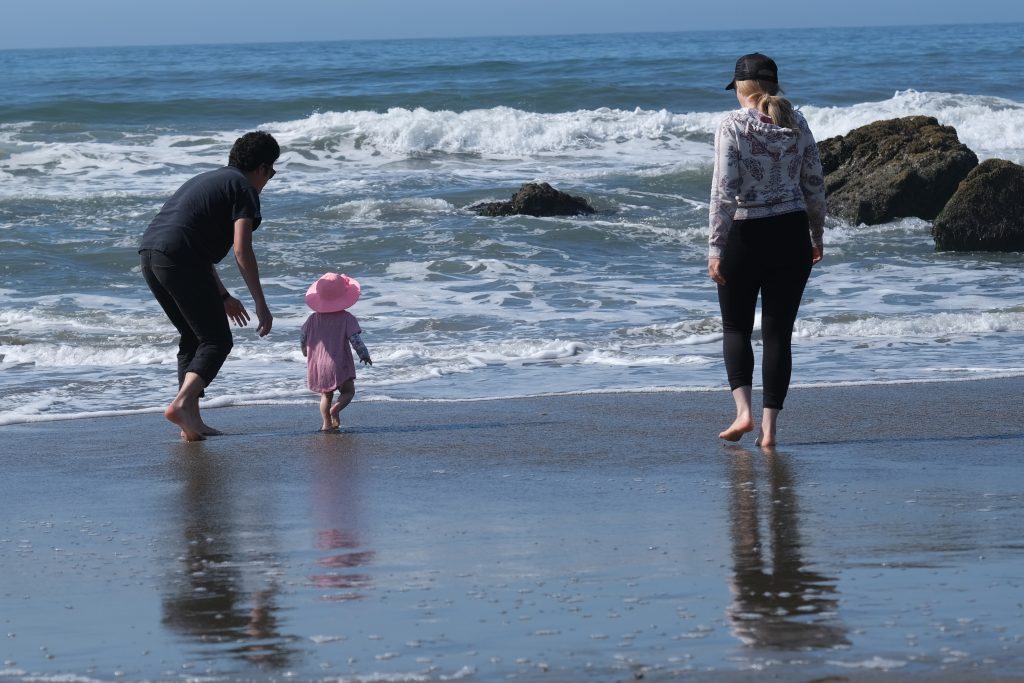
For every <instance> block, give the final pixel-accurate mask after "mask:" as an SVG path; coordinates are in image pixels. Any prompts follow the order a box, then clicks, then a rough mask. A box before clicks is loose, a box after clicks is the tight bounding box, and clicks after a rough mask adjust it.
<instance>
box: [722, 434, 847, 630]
mask: <svg viewBox="0 0 1024 683" xmlns="http://www.w3.org/2000/svg"><path fill="white" fill-rule="evenodd" d="M732 451H733V452H732V455H731V458H732V465H731V467H732V501H731V502H732V505H731V513H732V514H731V518H732V520H731V521H732V542H733V565H734V568H733V576H732V590H733V595H734V599H733V603H732V605H731V606H730V608H729V610H728V615H729V620H730V622H731V623H732V627H733V633H734V634H735V635H736V637H737V638H739V639H740V640H741V641H743V642H744V643H745V644H747V645H752V646H757V647H766V648H778V649H787V650H797V649H810V648H829V647H835V646H837V645H843V644H847V643H848V641H847V639H846V629H845V628H844V627H843V626H842V624H841V623H839V621H838V618H837V617H836V608H837V605H838V597H837V593H836V586H835V584H836V580H835V579H834V578H833V577H829V576H825V575H822V574H819V573H817V572H814V571H810V570H808V569H806V564H805V561H804V559H803V550H802V548H801V545H800V534H799V530H798V524H799V521H800V516H799V514H798V509H797V501H796V494H795V491H794V490H793V479H792V476H791V474H790V472H789V466H788V464H787V463H786V459H785V456H784V455H781V454H778V453H768V454H765V455H764V466H765V470H766V471H765V476H766V478H767V485H768V494H769V495H768V496H767V500H764V501H759V499H758V492H759V490H758V487H757V483H756V479H757V473H756V471H755V470H756V467H755V462H754V460H755V457H754V455H753V454H752V453H750V452H749V451H747V450H745V449H742V448H736V449H732ZM762 506H763V507H762ZM762 515H763V516H764V523H765V524H764V532H765V533H766V534H767V536H768V540H769V543H770V546H769V547H768V548H767V549H766V548H765V545H764V543H763V542H762V538H761V536H762V525H761V521H762V520H761V517H762ZM766 555H767V556H769V557H770V559H771V566H770V567H768V566H767V561H766Z"/></svg>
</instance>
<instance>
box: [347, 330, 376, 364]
mask: <svg viewBox="0 0 1024 683" xmlns="http://www.w3.org/2000/svg"><path fill="white" fill-rule="evenodd" d="M348 343H349V344H351V345H352V349H353V350H354V351H355V352H356V354H357V355H358V356H359V360H361V361H363V362H364V363H366V364H367V365H373V361H372V360H371V359H370V352H369V351H367V350H366V344H364V343H363V340H362V339H360V337H359V334H358V333H356V334H353V335H351V336H349V338H348Z"/></svg>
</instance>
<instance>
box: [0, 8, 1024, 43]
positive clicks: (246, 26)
mask: <svg viewBox="0 0 1024 683" xmlns="http://www.w3.org/2000/svg"><path fill="white" fill-rule="evenodd" d="M0 12H2V18H3V19H2V22H0V49H3V48H37V47H76V46H109V45H156V44H182V43H237V42H246V43H247V42H277V41H303V40H349V39H359V38H436V37H455V36H488V35H533V34H564V33H606V32H616V31H687V30H707V29H713V30H717V29H730V28H740V29H756V28H758V27H763V28H769V29H770V28H805V27H819V26H875V25H902V24H960V23H988V22H997V23H1004V22H1024V0H854V1H850V0H771V1H768V0H725V1H723V0H275V1H273V2H272V1H271V0H161V1H155V0H0Z"/></svg>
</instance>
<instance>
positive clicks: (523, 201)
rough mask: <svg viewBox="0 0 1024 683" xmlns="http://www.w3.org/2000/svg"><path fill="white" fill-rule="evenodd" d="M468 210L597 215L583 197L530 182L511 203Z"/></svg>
mask: <svg viewBox="0 0 1024 683" xmlns="http://www.w3.org/2000/svg"><path fill="white" fill-rule="evenodd" d="M469 209H470V210H471V211H475V212H476V213H478V214H479V215H481V216H512V215H515V214H525V215H527V216H578V215H580V214H591V213H594V207H592V206H591V205H590V202H588V201H587V200H586V199H584V198H583V197H574V196H573V195H570V194H566V193H565V192H560V191H558V190H556V189H555V188H553V187H551V186H550V185H548V184H547V183H527V184H525V185H523V186H522V187H520V188H519V191H518V192H516V193H515V194H514V195H512V199H511V201H507V202H486V203H483V204H474V205H473V206H470V207H469Z"/></svg>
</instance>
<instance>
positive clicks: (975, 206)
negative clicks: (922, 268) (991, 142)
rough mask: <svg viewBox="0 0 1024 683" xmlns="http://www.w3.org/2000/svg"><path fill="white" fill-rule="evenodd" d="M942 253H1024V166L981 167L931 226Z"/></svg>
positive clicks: (996, 163) (994, 162)
mask: <svg viewBox="0 0 1024 683" xmlns="http://www.w3.org/2000/svg"><path fill="white" fill-rule="evenodd" d="M932 237H933V238H934V239H935V248H936V249H939V250H940V251H1024V166H1020V165H1019V164H1015V163H1013V162H1011V161H1005V160H1003V159H989V160H987V161H983V162H982V163H981V164H979V165H978V166H977V167H976V168H975V169H974V170H973V171H971V172H970V173H969V174H968V175H967V177H966V178H965V179H964V180H963V182H961V183H960V186H959V187H958V188H957V191H956V193H955V194H954V195H953V196H952V198H950V200H949V202H948V203H947V204H946V206H945V208H944V209H943V210H942V213H940V214H939V215H938V217H936V219H935V222H934V223H933V224H932Z"/></svg>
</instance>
